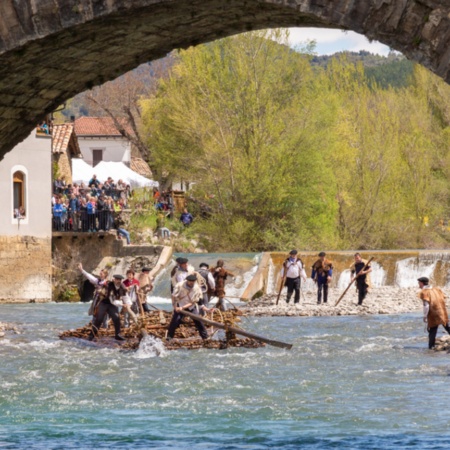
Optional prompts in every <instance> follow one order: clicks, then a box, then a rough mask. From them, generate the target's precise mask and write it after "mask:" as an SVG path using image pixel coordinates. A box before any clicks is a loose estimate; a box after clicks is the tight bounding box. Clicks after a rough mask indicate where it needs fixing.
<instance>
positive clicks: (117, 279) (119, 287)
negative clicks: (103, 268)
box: [89, 275, 127, 341]
mask: <svg viewBox="0 0 450 450" xmlns="http://www.w3.org/2000/svg"><path fill="white" fill-rule="evenodd" d="M123 278H124V277H123V275H113V281H110V282H109V283H108V287H107V289H106V295H105V296H102V298H101V299H100V300H99V303H98V309H97V314H96V315H95V317H94V320H93V322H92V331H91V334H90V336H89V340H90V341H92V340H93V339H94V337H95V336H96V335H97V332H98V330H99V328H100V325H101V324H102V322H103V319H104V317H105V315H106V314H108V315H109V317H111V319H112V321H113V323H114V331H115V338H116V340H118V341H124V340H125V338H124V337H123V336H121V335H120V317H119V306H121V305H122V304H123V303H125V301H126V297H127V290H126V288H125V286H124V285H123V283H122V280H123Z"/></svg>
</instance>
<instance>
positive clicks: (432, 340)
mask: <svg viewBox="0 0 450 450" xmlns="http://www.w3.org/2000/svg"><path fill="white" fill-rule="evenodd" d="M442 326H443V327H444V328H445V331H446V332H447V333H448V334H450V327H449V326H448V324H447V325H442ZM438 328H439V325H438V326H436V327H432V328H428V348H430V349H431V348H433V347H434V346H435V344H436V334H437V330H438Z"/></svg>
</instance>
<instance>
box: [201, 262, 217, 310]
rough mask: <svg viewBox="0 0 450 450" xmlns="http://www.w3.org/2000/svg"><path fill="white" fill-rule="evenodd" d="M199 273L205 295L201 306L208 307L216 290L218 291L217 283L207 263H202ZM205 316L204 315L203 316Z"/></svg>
mask: <svg viewBox="0 0 450 450" xmlns="http://www.w3.org/2000/svg"><path fill="white" fill-rule="evenodd" d="M197 273H198V274H199V275H200V277H201V278H200V280H199V281H201V282H200V283H199V284H200V289H201V290H202V293H203V298H202V300H200V301H199V305H203V306H206V307H208V303H209V299H210V296H211V295H212V293H213V292H214V290H215V289H216V282H215V280H214V277H213V276H212V273H211V272H210V270H209V265H208V264H206V263H201V264H200V266H199V269H198V271H197ZM203 313H204V310H203ZM202 315H203V314H202Z"/></svg>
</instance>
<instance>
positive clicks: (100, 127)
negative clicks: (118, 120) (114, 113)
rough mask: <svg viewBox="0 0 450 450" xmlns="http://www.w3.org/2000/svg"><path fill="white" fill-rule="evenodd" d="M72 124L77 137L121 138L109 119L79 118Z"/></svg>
mask: <svg viewBox="0 0 450 450" xmlns="http://www.w3.org/2000/svg"><path fill="white" fill-rule="evenodd" d="M74 123H75V132H76V133H77V136H116V137H121V136H122V135H121V134H120V132H119V130H118V129H117V128H116V126H115V125H114V121H113V120H112V119H111V117H80V118H79V119H76V120H75V122H74Z"/></svg>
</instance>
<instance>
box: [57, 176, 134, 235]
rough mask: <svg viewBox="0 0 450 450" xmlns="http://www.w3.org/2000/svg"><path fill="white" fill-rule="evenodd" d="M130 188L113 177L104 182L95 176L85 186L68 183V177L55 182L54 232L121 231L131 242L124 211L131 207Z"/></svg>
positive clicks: (83, 184)
mask: <svg viewBox="0 0 450 450" xmlns="http://www.w3.org/2000/svg"><path fill="white" fill-rule="evenodd" d="M131 194H132V192H131V189H130V186H129V185H128V184H126V183H124V182H123V181H122V180H119V181H118V182H117V183H115V182H114V180H113V179H112V178H111V177H108V179H107V180H106V181H105V182H104V183H102V182H100V181H99V180H98V179H97V176H96V175H94V176H93V177H92V178H91V179H90V180H89V182H88V183H87V185H86V184H85V183H81V184H79V185H78V184H77V183H73V184H66V182H65V180H64V178H59V179H56V180H55V181H54V183H53V196H52V211H53V230H54V231H83V232H95V231H108V230H111V229H116V230H118V233H119V234H120V235H122V236H124V237H125V238H126V239H127V242H128V243H129V234H128V232H126V230H125V229H124V228H123V219H122V218H121V212H122V211H123V210H124V209H126V208H127V207H128V199H129V197H130V196H131Z"/></svg>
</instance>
